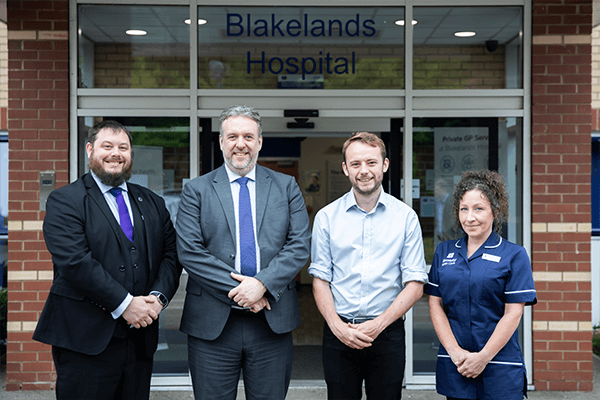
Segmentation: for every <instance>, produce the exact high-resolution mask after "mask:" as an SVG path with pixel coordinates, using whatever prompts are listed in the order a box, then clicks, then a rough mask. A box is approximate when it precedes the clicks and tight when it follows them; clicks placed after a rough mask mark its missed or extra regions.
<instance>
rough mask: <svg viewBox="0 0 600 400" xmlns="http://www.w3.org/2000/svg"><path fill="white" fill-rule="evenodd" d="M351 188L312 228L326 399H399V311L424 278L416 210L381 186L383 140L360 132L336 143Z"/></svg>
mask: <svg viewBox="0 0 600 400" xmlns="http://www.w3.org/2000/svg"><path fill="white" fill-rule="evenodd" d="M342 152H343V154H344V162H343V163H342V168H343V170H344V173H345V174H346V176H348V178H349V179H350V182H351V183H352V190H351V191H350V192H349V193H347V194H345V195H344V196H342V197H341V198H340V199H338V200H336V201H334V202H333V203H331V204H329V205H328V206H326V207H324V208H323V209H322V210H320V211H319V212H318V213H317V215H316V217H315V221H314V225H313V233H312V250H311V257H312V261H311V264H310V267H309V269H308V272H309V273H310V275H312V276H313V277H314V280H313V291H314V296H315V300H316V303H317V306H318V308H319V311H320V312H321V314H322V315H323V317H324V318H325V321H326V325H325V330H324V334H323V364H324V365H323V366H324V370H325V381H326V383H327V396H328V398H329V399H361V396H362V383H363V381H364V382H365V388H366V393H367V398H368V399H400V398H401V396H402V380H403V377H404V364H405V344H404V314H405V313H406V312H407V311H408V310H409V309H410V308H411V307H412V306H413V304H414V303H415V302H416V301H417V300H419V299H420V298H421V296H422V295H423V284H424V283H425V282H426V281H427V274H426V270H425V257H424V252H423V240H422V236H421V227H420V225H419V220H418V218H417V214H416V213H415V212H414V211H413V210H412V209H411V208H410V207H408V206H407V205H406V204H404V203H402V202H401V201H399V200H397V199H396V198H394V197H393V196H390V195H388V194H386V193H385V192H383V190H382V187H381V182H382V181H383V174H384V173H385V172H386V171H387V169H388V166H389V160H388V159H387V158H386V152H385V145H384V143H383V141H382V140H381V139H380V138H378V137H377V136H376V135H374V134H372V133H366V132H360V133H357V134H355V135H354V136H352V137H351V138H349V139H348V140H347V141H346V142H345V143H344V146H343V149H342Z"/></svg>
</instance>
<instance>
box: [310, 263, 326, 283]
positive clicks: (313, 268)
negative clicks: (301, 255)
mask: <svg viewBox="0 0 600 400" xmlns="http://www.w3.org/2000/svg"><path fill="white" fill-rule="evenodd" d="M308 274H309V275H310V276H312V277H313V278H319V279H321V280H323V281H326V282H330V283H331V278H332V274H331V269H329V271H327V270H325V271H324V270H323V269H322V268H320V265H319V264H315V263H311V264H310V266H309V267H308Z"/></svg>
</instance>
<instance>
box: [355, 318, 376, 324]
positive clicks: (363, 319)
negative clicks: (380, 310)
mask: <svg viewBox="0 0 600 400" xmlns="http://www.w3.org/2000/svg"><path fill="white" fill-rule="evenodd" d="M372 319H373V318H372V317H355V318H352V320H351V321H352V322H350V323H351V324H362V323H363V322H367V321H370V320H372Z"/></svg>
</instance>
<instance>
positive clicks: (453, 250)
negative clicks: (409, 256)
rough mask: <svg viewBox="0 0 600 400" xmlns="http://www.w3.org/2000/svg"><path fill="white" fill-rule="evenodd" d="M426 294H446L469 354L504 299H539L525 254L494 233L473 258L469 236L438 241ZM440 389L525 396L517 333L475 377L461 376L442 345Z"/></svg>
mask: <svg viewBox="0 0 600 400" xmlns="http://www.w3.org/2000/svg"><path fill="white" fill-rule="evenodd" d="M425 293H427V294H430V295H433V296H438V297H441V298H442V303H443V307H444V311H445V313H446V315H447V317H448V321H449V322H450V327H451V328H452V332H453V333H454V336H455V337H456V340H457V341H458V344H459V345H460V346H461V347H462V348H463V349H465V350H467V351H470V352H477V351H480V350H481V349H482V348H483V347H484V346H485V344H486V343H487V341H488V339H489V338H490V336H491V335H492V333H493V331H494V329H495V328H496V325H497V324H498V321H500V318H502V316H503V315H504V305H505V304H506V303H526V304H527V305H533V304H535V303H537V298H536V292H535V287H534V283H533V276H532V272H531V264H530V262H529V257H528V256H527V252H526V251H525V249H524V248H523V247H521V246H519V245H516V244H514V243H511V242H509V241H507V240H506V239H503V238H502V237H500V236H499V235H498V234H496V233H495V232H492V234H491V235H490V237H489V238H488V239H487V241H486V242H485V243H484V244H483V246H481V247H480V248H479V249H478V250H477V251H476V252H475V253H473V255H471V257H470V258H468V257H467V243H466V237H463V238H462V239H459V240H458V241H457V240H449V241H446V242H443V243H440V244H439V245H438V247H437V249H436V251H435V255H434V257H433V264H432V266H431V270H430V271H429V282H428V283H427V284H426V285H425ZM436 388H437V391H438V393H440V394H442V395H444V396H448V397H458V398H462V399H481V400H487V399H490V400H491V399H494V400H522V399H523V394H525V393H526V388H527V386H526V376H525V363H524V361H523V353H522V352H521V348H520V346H519V341H518V336H517V331H515V333H513V335H512V337H511V338H510V340H509V341H508V343H507V344H506V345H505V346H504V348H502V350H500V351H499V352H498V354H496V356H495V357H494V358H493V359H492V361H490V363H489V364H488V365H487V366H486V367H485V369H484V370H483V372H482V373H481V374H480V375H479V376H478V377H476V378H465V377H464V376H462V375H461V374H460V373H459V372H458V371H457V369H456V366H455V365H454V363H453V362H452V360H451V359H450V356H449V355H448V353H447V352H446V349H444V347H443V346H441V345H440V349H439V352H438V360H437V366H436Z"/></svg>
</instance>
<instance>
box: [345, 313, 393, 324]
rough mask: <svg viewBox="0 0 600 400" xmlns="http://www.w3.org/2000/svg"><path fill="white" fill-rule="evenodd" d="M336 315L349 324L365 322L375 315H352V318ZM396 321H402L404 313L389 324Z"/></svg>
mask: <svg viewBox="0 0 600 400" xmlns="http://www.w3.org/2000/svg"><path fill="white" fill-rule="evenodd" d="M338 316H339V317H340V319H341V320H342V321H344V322H346V323H350V324H362V323H363V322H367V321H371V320H373V319H375V318H377V317H372V316H369V317H354V318H346V317H342V316H341V315H339V314H338ZM398 321H404V315H403V316H402V317H400V318H398V319H397V320H395V321H394V322H392V323H391V324H390V326H392V325H394V324H396V323H398Z"/></svg>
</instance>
